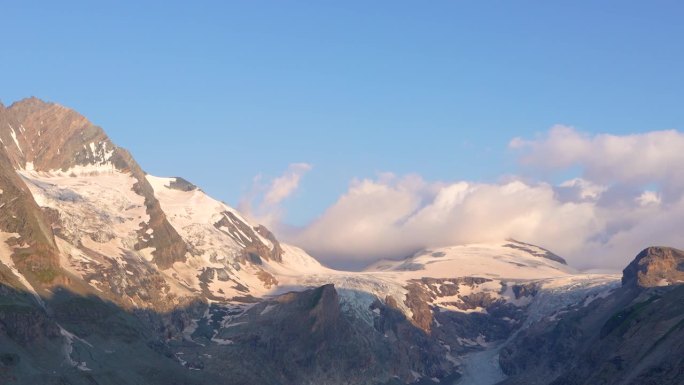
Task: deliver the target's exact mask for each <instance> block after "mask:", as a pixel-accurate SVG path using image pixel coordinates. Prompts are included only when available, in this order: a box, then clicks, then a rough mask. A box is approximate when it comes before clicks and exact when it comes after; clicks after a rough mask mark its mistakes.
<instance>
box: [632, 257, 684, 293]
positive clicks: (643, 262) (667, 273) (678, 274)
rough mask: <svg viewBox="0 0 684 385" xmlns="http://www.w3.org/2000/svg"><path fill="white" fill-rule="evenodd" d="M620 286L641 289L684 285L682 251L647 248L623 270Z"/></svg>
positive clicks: (683, 258)
mask: <svg viewBox="0 0 684 385" xmlns="http://www.w3.org/2000/svg"><path fill="white" fill-rule="evenodd" d="M622 273H623V276H622V284H623V285H631V286H638V287H642V288H646V287H657V286H667V285H673V284H684V251H682V250H677V249H675V248H671V247H649V248H646V249H644V250H643V251H642V252H640V253H639V254H638V255H637V256H636V258H635V259H634V260H633V261H632V262H631V263H630V264H629V265H627V267H626V268H625V269H624V270H623V272H622Z"/></svg>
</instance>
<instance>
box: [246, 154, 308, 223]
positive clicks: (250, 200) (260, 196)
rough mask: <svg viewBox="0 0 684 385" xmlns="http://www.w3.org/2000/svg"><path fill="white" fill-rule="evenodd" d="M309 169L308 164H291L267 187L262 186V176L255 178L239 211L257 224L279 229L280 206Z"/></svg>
mask: <svg viewBox="0 0 684 385" xmlns="http://www.w3.org/2000/svg"><path fill="white" fill-rule="evenodd" d="M311 168H312V166H311V165H310V164H308V163H291V164H290V165H289V166H288V167H287V170H285V172H284V173H283V175H281V176H279V177H277V178H274V179H273V180H272V181H271V182H270V183H269V184H268V185H267V186H265V185H263V184H262V179H263V176H262V175H257V176H255V177H254V180H253V186H252V191H251V192H250V193H249V194H248V195H247V196H246V197H245V198H243V199H242V201H241V202H240V204H239V209H240V211H242V213H243V214H244V215H246V216H247V217H249V218H251V219H252V220H253V221H255V222H257V223H260V224H264V225H266V226H267V227H279V226H280V220H281V217H282V215H283V209H282V207H281V206H280V204H281V203H282V202H283V201H284V200H285V199H287V198H289V197H290V196H291V195H292V194H293V193H294V192H295V191H297V189H298V188H299V182H300V181H301V179H302V177H303V176H304V174H306V173H307V172H308V171H310V170H311ZM255 201H258V204H255Z"/></svg>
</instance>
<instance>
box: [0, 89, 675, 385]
mask: <svg viewBox="0 0 684 385" xmlns="http://www.w3.org/2000/svg"><path fill="white" fill-rule="evenodd" d="M675 265H676V264H675ZM675 265H673V266H675ZM635 269H636V268H635ZM674 276H675V275H672V276H670V275H668V276H667V277H670V278H668V279H670V280H669V281H667V282H668V284H670V283H671V281H672V280H673V279H674V278H671V277H674ZM658 277H660V276H658ZM677 277H678V276H677ZM653 279H655V278H653ZM0 284H1V285H0V294H2V298H0V300H2V301H4V302H2V301H0V347H2V346H10V347H11V349H10V353H7V354H10V355H9V356H7V357H5V356H4V355H3V354H5V353H3V352H2V349H0V362H5V361H7V360H9V361H7V362H10V364H6V365H5V364H4V363H3V364H2V365H5V366H0V369H2V368H3V367H7V368H10V369H8V370H9V372H10V373H11V374H10V375H11V376H12V378H14V379H17V378H18V379H19V380H18V381H17V382H16V383H52V382H54V383H60V381H62V383H73V384H81V383H93V382H94V383H98V384H105V383H116V384H121V383H152V384H154V383H164V384H167V383H168V384H171V383H178V384H181V383H182V384H186V383H225V384H232V383H282V384H301V383H319V384H323V383H328V384H345V383H349V384H402V383H414V382H419V383H451V382H453V381H454V380H456V379H458V378H459V377H461V383H473V384H481V383H494V381H498V380H501V379H503V378H504V373H503V372H502V370H501V368H500V367H499V365H498V364H497V363H496V360H493V358H494V357H496V356H497V355H498V354H499V350H500V349H501V348H502V346H503V345H504V344H505V343H511V344H512V343H513V342H512V341H514V338H515V336H516V335H518V334H519V333H524V332H525V331H526V330H530V328H533V327H535V325H540V324H542V323H545V324H548V323H553V322H558V320H561V319H564V317H566V314H570V313H572V312H574V311H577V310H578V309H584V308H586V307H587V306H589V305H590V304H592V303H594V302H597V301H598V302H601V301H602V300H603V299H604V298H606V297H609V296H610V295H612V294H611V293H613V292H615V291H616V290H618V288H619V286H620V276H619V275H609V274H583V273H579V272H577V271H576V270H574V269H573V268H572V267H570V266H568V265H567V264H566V262H565V261H564V260H563V259H562V258H561V257H559V256H557V255H555V254H553V253H552V252H550V251H548V250H546V249H543V248H540V247H538V246H534V245H530V244H527V243H524V242H520V241H515V240H502V241H501V242H494V243H489V244H473V245H458V246H452V247H442V248H434V249H429V250H423V251H420V252H418V253H416V254H415V255H413V256H411V257H409V258H405V259H401V260H383V261H379V262H377V263H375V264H373V265H371V266H369V267H368V268H367V269H366V270H364V271H360V272H346V271H337V270H333V269H329V268H327V267H325V266H323V265H321V264H320V263H319V262H318V261H317V260H316V259H315V258H313V257H312V256H310V255H308V254H307V253H306V252H305V251H304V250H301V249H299V248H297V247H295V246H292V245H287V244H283V243H280V242H279V241H278V240H277V238H276V237H275V236H274V235H273V234H272V233H271V232H270V231H269V230H268V229H266V228H265V227H263V226H261V225H258V224H255V223H250V222H249V221H248V220H247V219H246V218H245V217H244V216H242V215H241V214H240V213H239V212H238V211H237V210H235V209H234V208H232V207H230V206H228V205H226V204H225V203H223V202H220V201H218V200H216V199H214V198H212V197H210V196H208V195H207V194H206V193H204V192H203V191H202V190H201V189H200V188H199V187H197V186H195V185H193V184H191V183H190V182H188V181H186V180H184V179H182V178H178V177H171V178H168V177H157V176H152V175H149V174H147V173H145V172H144V171H143V170H142V168H141V167H140V166H139V165H138V164H137V163H136V162H135V160H134V159H133V157H132V156H131V155H130V154H129V153H128V152H127V151H125V150H123V149H121V148H119V147H117V146H116V145H115V144H114V143H112V141H111V140H110V139H109V138H108V137H107V135H106V134H105V133H104V131H103V130H102V129H101V128H99V127H97V126H95V125H93V124H92V123H90V122H89V121H88V120H87V119H85V118H84V117H83V116H81V115H79V114H78V113H76V112H75V111H73V110H70V109H67V108H65V107H62V106H59V105H56V104H52V103H45V102H43V101H40V100H38V99H35V98H31V99H27V100H23V101H21V102H17V103H15V104H13V105H12V106H10V107H7V108H6V107H4V106H1V105H0ZM592 306H593V305H592ZM25 325H31V326H30V327H28V328H27V327H26V326H25ZM37 346H40V349H42V350H41V351H45V352H47V353H46V354H45V355H41V354H37V353H35V351H36V349H37V348H36V347H37ZM512 355H513V354H512V353H511V355H510V356H511V357H512ZM8 357H9V358H8ZM15 359H16V360H17V361H16V362H19V361H18V360H22V361H21V362H23V363H22V364H17V363H13V362H15V361H13V360H15ZM3 360H4V361H3ZM146 362H149V364H146ZM483 365H484V366H483ZM151 367H154V368H155V369H151ZM131 368H133V369H131ZM160 368H161V369H160ZM482 368H485V369H486V370H482ZM115 372H116V373H124V372H125V374H116V375H114V374H112V373H115ZM4 373H5V372H3V371H2V370H0V382H2V380H4V379H5V377H3V376H5V374H4ZM511 373H512V372H511ZM478 376H479V377H478ZM482 376H485V377H486V378H484V377H482ZM7 378H9V377H7ZM464 381H465V382H464Z"/></svg>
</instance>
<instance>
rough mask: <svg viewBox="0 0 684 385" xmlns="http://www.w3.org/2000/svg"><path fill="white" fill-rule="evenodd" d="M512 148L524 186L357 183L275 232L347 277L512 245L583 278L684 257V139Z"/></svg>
mask: <svg viewBox="0 0 684 385" xmlns="http://www.w3.org/2000/svg"><path fill="white" fill-rule="evenodd" d="M509 148H510V150H511V151H514V152H515V153H516V154H517V155H518V156H519V161H520V165H521V176H518V177H508V178H507V179H506V180H505V181H502V182H500V183H473V182H468V181H454V182H433V181H426V180H424V179H423V178H421V177H420V176H417V175H405V176H396V175H393V174H382V175H379V176H378V177H377V178H374V179H362V180H354V181H352V182H351V184H350V186H349V189H348V191H347V192H346V193H345V194H343V195H342V196H341V197H340V198H339V199H338V200H337V202H335V203H334V204H333V205H332V206H331V207H329V208H328V209H327V210H326V211H325V212H324V213H323V214H322V215H321V216H320V217H319V218H317V219H316V220H314V221H312V222H311V223H310V224H308V225H307V226H305V227H302V228H298V229H293V228H289V227H287V226H284V225H282V223H280V222H279V218H274V217H270V219H269V220H270V223H269V225H270V226H272V227H274V228H275V230H276V231H277V232H278V233H279V234H280V235H281V236H282V237H283V238H284V239H285V240H287V241H288V242H290V243H294V244H296V245H299V246H301V247H303V248H305V249H306V250H307V251H309V252H310V253H312V254H313V255H315V256H317V257H318V258H320V259H321V260H322V261H323V262H325V263H328V264H330V265H333V266H347V267H348V266H350V265H352V266H353V265H356V266H362V265H364V264H367V263H370V262H372V261H375V260H377V259H379V258H387V257H394V258H396V257H401V256H407V255H410V254H411V253H413V252H414V251H416V250H417V249H420V248H424V247H439V246H447V245H454V244H463V243H474V242H488V241H497V240H502V239H505V238H515V239H519V240H522V241H526V242H531V243H535V244H538V245H540V246H544V247H547V248H549V249H551V250H553V251H554V252H556V253H558V254H560V255H562V256H564V257H566V259H568V261H569V263H570V264H571V265H574V266H575V267H578V268H581V269H587V268H607V269H621V268H623V267H624V266H625V265H626V264H627V262H628V261H630V260H631V259H632V258H633V257H634V255H635V254H636V253H637V252H638V251H640V250H641V249H642V248H644V247H646V246H650V245H657V244H660V245H670V246H674V247H684V231H682V230H681V225H682V224H683V223H684V172H682V171H681V169H680V167H681V165H683V164H684V134H682V133H680V132H678V131H674V130H672V131H653V132H647V133H643V134H634V135H605V134H599V135H589V134H586V133H582V132H579V131H577V130H576V129H574V128H572V127H568V126H555V127H552V128H551V129H550V130H549V131H548V132H546V133H545V134H543V135H540V136H538V137H536V138H532V139H522V138H515V139H513V140H512V141H511V142H510V143H509ZM306 170H308V168H305V170H304V171H306ZM568 170H579V171H578V175H577V177H575V178H573V179H570V180H567V181H564V182H562V183H559V184H555V185H554V184H550V183H548V182H546V181H544V180H534V179H532V177H533V176H535V175H547V176H549V175H551V176H553V175H561V173H564V172H565V173H567V171H568ZM301 171H302V170H299V173H298V171H297V170H290V172H291V174H288V173H286V174H285V175H284V176H283V177H281V178H285V179H283V180H281V178H278V179H276V180H274V181H273V183H272V191H274V192H273V193H272V194H270V192H269V194H266V195H265V196H266V197H267V198H265V199H264V202H268V204H269V205H271V206H273V205H277V203H278V202H280V201H282V198H280V195H279V193H277V192H275V191H280V190H281V189H282V190H283V191H285V192H286V193H284V196H287V195H289V194H291V193H292V191H293V190H294V188H296V186H297V184H298V183H299V178H300V177H301V175H302V172H301ZM292 174H296V175H298V176H297V177H294V176H292ZM288 175H289V177H288ZM531 180H533V181H531ZM286 181H290V182H286ZM271 195H272V196H273V197H274V198H272V199H268V197H269V196H271Z"/></svg>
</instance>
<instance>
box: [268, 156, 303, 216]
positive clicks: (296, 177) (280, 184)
mask: <svg viewBox="0 0 684 385" xmlns="http://www.w3.org/2000/svg"><path fill="white" fill-rule="evenodd" d="M309 170H311V165H310V164H308V163H292V164H290V166H289V167H288V168H287V171H285V174H283V175H282V176H280V177H278V178H275V179H274V180H273V181H272V182H271V186H270V187H269V189H268V191H266V193H265V194H264V201H263V204H264V205H266V206H274V205H277V204H279V203H280V202H282V201H283V200H284V199H285V198H287V197H289V196H290V195H291V194H292V193H293V192H294V191H295V190H297V187H299V181H300V180H301V179H302V176H303V175H304V174H305V173H306V172H308V171H309Z"/></svg>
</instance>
